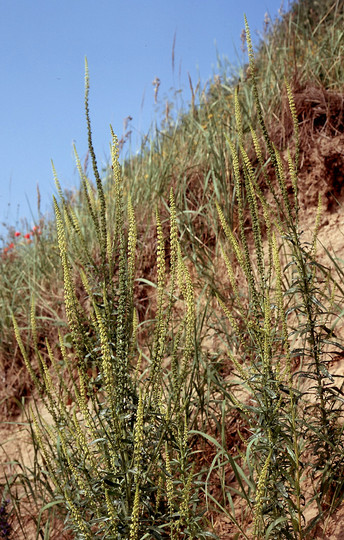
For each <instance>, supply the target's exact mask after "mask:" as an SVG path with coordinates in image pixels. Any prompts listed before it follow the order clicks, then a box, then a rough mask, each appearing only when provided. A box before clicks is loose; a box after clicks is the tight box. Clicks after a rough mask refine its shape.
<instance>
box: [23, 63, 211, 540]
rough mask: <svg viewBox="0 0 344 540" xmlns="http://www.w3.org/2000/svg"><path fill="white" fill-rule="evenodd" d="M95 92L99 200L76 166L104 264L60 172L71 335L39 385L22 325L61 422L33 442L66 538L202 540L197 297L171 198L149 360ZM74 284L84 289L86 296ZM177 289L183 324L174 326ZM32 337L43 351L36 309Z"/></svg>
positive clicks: (131, 248)
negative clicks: (197, 473) (103, 160)
mask: <svg viewBox="0 0 344 540" xmlns="http://www.w3.org/2000/svg"><path fill="white" fill-rule="evenodd" d="M88 92H89V78H88V69H87V63H86V97H85V107H86V119H87V128H88V138H89V141H88V142H89V152H90V155H91V158H92V162H93V170H94V175H95V180H96V191H94V189H93V186H92V185H91V183H90V180H89V179H88V178H87V177H86V174H85V172H84V171H83V170H82V167H81V165H80V160H79V158H78V156H77V153H76V151H75V154H76V161H77V166H78V170H79V173H80V176H81V182H82V186H83V189H84V195H85V200H86V204H87V208H88V212H89V216H90V220H89V223H91V225H92V227H93V229H94V234H95V235H96V237H97V241H98V245H99V253H98V254H97V256H95V254H94V253H91V252H90V249H89V247H88V243H87V234H88V232H89V230H84V229H83V224H82V223H81V222H80V221H79V220H78V218H77V215H76V213H75V211H74V209H73V207H72V205H70V204H68V203H67V201H66V199H65V197H64V196H63V193H62V190H61V187H60V185H59V182H58V178H57V175H56V172H55V169H54V176H55V181H56V185H57V188H58V192H59V198H60V201H59V202H58V201H57V200H56V199H55V198H54V208H55V216H56V226H57V236H58V246H59V251H60V258H61V263H62V267H63V275H64V298H65V308H66V315H67V319H68V327H69V333H65V334H63V333H62V332H60V333H59V343H58V345H57V346H56V347H55V348H54V346H53V344H51V343H49V342H48V340H46V343H45V345H46V352H47V354H48V358H49V364H51V367H49V365H48V361H47V359H46V354H43V352H42V351H41V350H40V349H39V348H38V346H37V343H36V356H37V358H38V361H39V373H38V374H37V373H35V371H34V369H33V367H32V365H31V364H30V362H29V359H28V356H27V353H26V350H25V348H24V346H23V343H22V340H21V337H20V331H19V328H18V325H17V323H16V321H15V319H14V320H13V322H14V328H15V332H16V337H17V340H18V343H19V346H20V348H21V352H22V354H23V357H24V359H25V362H26V365H27V368H28V370H29V372H30V375H31V377H32V378H33V381H34V383H35V386H36V388H37V390H38V392H39V395H40V398H41V399H42V401H43V403H44V405H45V406H46V408H47V410H48V411H49V413H50V415H51V421H50V422H49V421H47V422H44V421H43V420H42V418H41V417H40V416H39V415H37V413H34V411H32V421H33V425H34V433H35V438H36V441H37V443H38V446H39V449H40V452H41V455H42V459H43V463H44V466H45V467H46V469H47V472H48V474H49V477H50V479H51V482H52V483H53V485H54V486H55V489H56V501H57V502H58V501H60V502H61V505H64V506H65V508H66V510H67V517H66V524H67V527H68V528H70V529H72V530H73V531H74V532H75V534H76V538H85V539H94V538H107V539H118V538H128V539H129V538H130V540H138V539H139V538H152V537H155V538H171V539H177V538H178V539H179V538H203V532H202V531H203V529H202V519H201V518H200V517H199V516H198V515H197V514H196V512H195V510H192V508H195V507H196V506H197V504H194V503H195V502H197V489H196V488H195V486H194V484H193V478H194V473H193V467H192V466H191V460H190V450H189V448H188V418H187V416H186V411H187V396H186V394H185V391H184V387H185V383H186V381H187V378H188V376H189V373H188V370H189V361H190V358H191V356H192V354H193V353H192V349H193V333H194V319H195V313H194V298H193V286H192V283H191V279H190V275H189V272H188V270H187V267H186V265H185V263H184V261H183V257H182V253H181V248H180V245H179V241H178V231H177V224H176V209H175V203H174V197H173V193H172V191H171V194H170V272H169V276H168V275H167V272H166V263H165V241H164V237H163V231H162V226H161V222H160V218H159V215H158V213H157V217H156V219H157V312H156V324H155V331H154V337H153V345H152V349H151V355H150V356H149V355H147V353H146V349H144V350H142V351H141V352H140V351H139V346H138V343H137V329H138V324H139V321H138V316H137V312H136V309H135V305H134V300H135V297H134V282H135V258H136V241H137V239H136V224H135V215H134V210H133V208H132V205H131V201H130V197H128V204H127V210H126V211H125V207H124V194H123V184H122V178H121V170H120V165H119V161H118V143H117V138H116V136H115V134H114V133H113V131H112V130H111V133H112V151H111V157H112V171H113V183H114V193H115V205H114V206H115V215H114V216H113V215H111V216H109V215H108V213H107V204H106V199H105V196H104V191H103V186H102V181H101V179H100V176H99V173H98V168H97V162H96V156H95V153H94V150H93V145H92V137H91V126H90V119H89V109H88ZM76 276H79V280H80V281H81V284H82V286H81V284H80V285H79V287H78V288H77V286H76V282H75V280H76ZM178 288H179V290H180V296H181V297H183V299H184V303H185V306H186V308H185V316H184V317H182V318H181V320H179V323H178V320H177V319H176V320H175V321H174V322H173V324H172V322H171V321H172V315H173V310H174V307H173V306H174V302H175V300H176V299H178ZM179 319H180V318H179ZM31 326H32V334H33V339H34V340H35V338H36V337H37V336H36V324H35V306H34V301H33V303H32V316H31ZM69 335H70V336H71V343H70V341H69V337H68V336H69ZM66 338H68V339H66ZM166 359H168V362H167V365H168V366H170V367H168V368H166Z"/></svg>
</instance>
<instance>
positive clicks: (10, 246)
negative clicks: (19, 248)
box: [7, 242, 14, 250]
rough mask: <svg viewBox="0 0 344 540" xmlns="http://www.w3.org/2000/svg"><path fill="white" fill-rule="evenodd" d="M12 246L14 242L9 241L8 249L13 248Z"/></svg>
mask: <svg viewBox="0 0 344 540" xmlns="http://www.w3.org/2000/svg"><path fill="white" fill-rule="evenodd" d="M13 248H14V243H13V242H11V243H10V245H9V246H8V248H7V249H8V250H9V249H13Z"/></svg>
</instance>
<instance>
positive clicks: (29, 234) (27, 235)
mask: <svg viewBox="0 0 344 540" xmlns="http://www.w3.org/2000/svg"><path fill="white" fill-rule="evenodd" d="M30 236H31V233H29V232H28V233H26V235H25V236H24V238H26V239H27V240H28V239H29V238H30Z"/></svg>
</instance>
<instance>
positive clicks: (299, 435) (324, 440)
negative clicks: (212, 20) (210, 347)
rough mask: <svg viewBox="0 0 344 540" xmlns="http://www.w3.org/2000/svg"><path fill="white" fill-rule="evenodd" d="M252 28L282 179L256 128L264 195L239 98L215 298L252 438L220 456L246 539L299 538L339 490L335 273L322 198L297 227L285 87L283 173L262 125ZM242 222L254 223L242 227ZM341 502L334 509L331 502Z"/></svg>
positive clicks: (236, 402) (252, 70) (340, 434)
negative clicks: (327, 259) (320, 244)
mask: <svg viewBox="0 0 344 540" xmlns="http://www.w3.org/2000/svg"><path fill="white" fill-rule="evenodd" d="M245 25H246V38H247V44H248V51H249V68H250V79H251V81H252V85H253V95H254V98H255V104H256V111H257V117H258V124H259V126H260V129H261V132H262V136H263V137H262V138H263V141H264V144H265V148H266V150H267V153H268V156H269V160H270V161H271V164H272V166H273V170H274V175H275V178H276V182H274V183H272V181H271V179H270V178H269V176H268V175H267V173H266V163H265V161H264V159H263V155H264V152H265V148H264V145H262V143H261V142H260V140H259V136H258V134H257V132H256V131H255V130H254V129H253V127H251V137H252V141H253V146H254V149H255V152H256V159H257V162H258V163H259V170H260V171H261V174H262V177H263V180H264V183H265V186H266V187H267V188H268V189H267V190H266V189H265V191H263V188H262V187H261V186H262V185H264V184H262V182H260V183H259V182H258V180H259V172H258V171H256V170H255V169H254V167H253V165H252V164H251V161H250V159H249V157H248V154H247V152H246V151H245V149H244V133H243V129H242V120H241V113H240V107H239V101H238V96H237V94H236V103H235V116H236V126H237V132H238V139H239V143H238V149H237V148H236V146H235V145H234V144H233V142H232V141H231V140H230V139H229V138H228V139H227V142H228V145H229V148H230V151H231V154H232V162H233V170H234V181H235V191H236V202H237V211H238V235H235V234H234V232H233V231H232V229H231V228H230V227H229V226H228V224H227V223H226V220H225V217H224V214H223V212H222V210H221V208H220V206H219V205H217V209H218V214H219V218H220V221H221V224H222V227H223V230H224V233H225V237H226V240H227V242H228V244H229V247H230V249H231V252H232V256H229V255H228V253H227V251H226V249H225V247H224V246H222V255H223V259H224V262H225V265H226V268H227V273H228V277H229V281H230V285H231V289H232V303H233V307H232V308H231V310H230V309H228V307H227V306H226V303H225V302H224V301H223V299H221V298H220V297H219V298H218V299H219V302H220V304H221V306H222V308H223V311H224V313H225V315H226V316H227V318H228V320H229V322H230V325H231V327H232V330H233V332H234V335H235V340H233V339H232V340H231V346H230V350H229V351H228V354H229V357H230V359H231V361H232V362H233V364H234V366H235V368H236V372H237V374H238V377H239V380H240V383H239V384H240V386H241V385H242V384H244V386H245V387H246V389H247V392H248V396H249V397H250V400H248V401H247V402H246V401H242V399H241V400H240V399H237V398H236V392H235V391H234V392H232V396H231V400H232V403H233V406H234V407H235V408H237V409H238V410H239V411H241V413H242V414H243V416H244V418H245V421H246V422H248V424H249V429H250V432H251V433H252V435H251V437H250V438H249V439H248V440H247V441H246V443H245V444H246V454H245V455H244V457H243V454H241V456H237V458H236V460H233V459H232V458H231V459H230V460H229V458H228V455H227V454H226V452H224V451H223V450H222V456H221V459H223V460H224V464H225V463H228V461H230V462H231V464H232V468H233V470H234V473H235V476H236V480H237V482H238V486H239V488H240V490H239V491H240V493H241V496H242V497H243V499H244V500H245V501H246V502H247V503H248V504H247V512H246V516H245V517H244V519H245V520H248V521H250V520H251V522H252V526H251V529H250V530H249V532H247V531H243V528H242V527H240V524H239V523H238V519H237V516H236V513H235V511H234V505H233V500H232V493H236V494H238V487H237V486H236V487H235V488H231V487H230V486H229V487H228V489H227V493H226V496H227V498H228V500H229V501H230V507H231V511H230V512H229V517H230V518H231V519H232V521H233V522H234V523H235V524H236V525H237V526H238V529H239V530H240V531H241V533H242V534H243V536H244V537H245V538H257V539H260V538H295V539H301V538H305V537H306V535H307V533H309V531H312V530H313V528H314V526H315V525H316V523H317V522H318V521H320V520H321V519H323V511H322V508H323V507H324V506H323V505H324V502H325V501H326V500H327V498H328V497H329V495H330V493H332V494H333V493H335V494H336V496H337V497H338V496H339V494H340V492H341V490H342V487H343V482H342V481H340V477H341V476H342V472H343V458H342V457H341V455H340V454H341V449H342V448H343V442H344V439H343V428H342V427H340V424H338V418H339V417H340V416H342V415H343V406H342V401H343V400H342V398H341V390H340V389H339V388H338V387H336V386H335V385H334V384H333V382H334V379H333V377H332V375H331V374H330V373H329V371H328V363H329V361H330V359H331V358H330V357H329V355H328V353H327V351H328V350H329V346H330V347H332V349H336V350H337V351H338V350H339V349H340V348H341V345H340V344H339V343H336V342H334V340H333V339H331V336H329V334H328V333H326V332H325V333H324V331H323V330H322V329H323V328H324V327H325V328H326V324H329V321H331V323H332V322H333V316H334V315H335V314H336V313H337V314H338V313H340V306H336V303H335V295H336V287H335V284H334V283H333V282H332V281H331V276H330V275H329V273H328V271H327V269H326V268H324V267H323V266H322V265H320V264H319V263H318V262H317V259H316V244H317V235H318V230H319V223H320V212H321V202H319V206H318V212H317V216H316V219H315V228H314V233H313V239H311V241H308V242H306V241H303V239H302V232H301V231H300V229H299V206H298V185H297V173H298V160H299V157H298V120H297V114H296V108H295V104H294V100H293V96H292V92H291V88H290V86H289V84H288V83H287V82H286V88H287V95H288V100H289V105H290V111H291V115H292V118H293V123H294V133H295V140H296V143H295V152H294V156H293V157H292V154H291V152H290V151H289V150H288V152H287V161H288V171H287V173H286V172H285V169H284V166H283V162H282V158H281V155H280V153H279V151H278V150H277V148H276V147H275V146H274V144H273V142H272V141H271V139H270V137H269V135H268V130H267V128H266V125H265V121H264V118H263V113H262V108H261V105H260V101H259V92H258V85H257V79H256V73H255V64H254V57H253V48H252V43H251V38H250V32H249V28H248V25H247V21H246V19H245ZM288 177H289V178H288ZM288 181H289V186H290V188H289V189H290V191H291V196H289V194H288V188H287V185H288V184H287V182H288ZM267 193H268V194H269V196H270V202H268V198H267ZM271 201H272V202H271ZM246 207H247V209H248V212H245V208H246ZM247 215H249V219H250V222H251V227H250V228H248V227H247V224H246V221H245V220H246V218H247ZM263 231H264V234H263ZM264 238H265V239H264ZM237 271H238V272H239V273H237ZM243 284H245V286H244V287H243ZM245 289H246V290H247V294H246V293H245V292H243V290H245ZM340 301H342V299H341V298H340ZM239 358H240V359H241V360H240V361H239ZM297 358H299V359H300V367H299V370H298V371H296V372H294V371H295V370H294V369H293V362H294V360H295V359H297ZM305 379H306V380H311V381H312V383H311V386H310V388H309V387H304V380H305ZM334 411H336V414H333V413H334ZM223 456H225V458H226V459H225V458H224V457H223ZM240 458H242V459H241V462H242V465H241V467H240V466H239V462H240ZM307 462H309V463H307ZM331 467H332V471H330V469H331ZM312 470H313V472H312ZM319 470H321V471H322V476H321V480H320V482H319V476H317V471H318V472H319ZM244 471H246V473H245V472H244ZM307 475H309V476H310V477H312V482H313V486H314V492H312V494H311V496H308V498H306V496H305V494H304V493H303V492H302V482H303V481H304V480H305V478H306V477H307ZM245 484H246V485H245ZM331 490H332V492H331ZM334 500H335V499H333V500H332V502H331V503H330V504H332V505H333V504H335V503H334ZM312 501H313V504H314V505H315V506H317V512H315V513H316V517H315V518H314V519H313V520H312V521H311V522H310V523H308V524H307V526H306V524H305V518H304V511H305V509H306V508H307V506H309V505H310V504H312ZM314 501H315V502H314Z"/></svg>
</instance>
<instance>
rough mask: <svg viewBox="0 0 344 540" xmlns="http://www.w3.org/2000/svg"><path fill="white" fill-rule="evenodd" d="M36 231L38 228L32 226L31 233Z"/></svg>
mask: <svg viewBox="0 0 344 540" xmlns="http://www.w3.org/2000/svg"><path fill="white" fill-rule="evenodd" d="M36 231H38V227H37V225H34V226H33V227H32V232H33V233H35V232H36Z"/></svg>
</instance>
